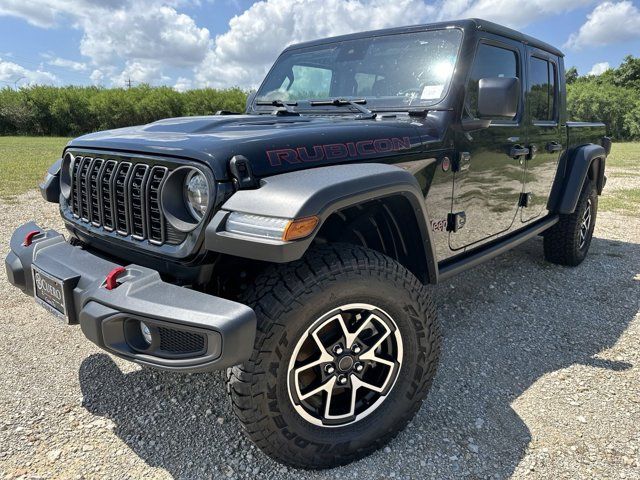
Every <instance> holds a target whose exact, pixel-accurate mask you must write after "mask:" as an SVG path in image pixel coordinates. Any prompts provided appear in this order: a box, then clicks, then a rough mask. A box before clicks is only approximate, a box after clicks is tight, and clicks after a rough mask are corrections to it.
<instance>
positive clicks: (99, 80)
mask: <svg viewBox="0 0 640 480" xmlns="http://www.w3.org/2000/svg"><path fill="white" fill-rule="evenodd" d="M104 77H105V73H104V72H103V71H102V70H100V69H98V68H96V69H95V70H94V71H93V72H91V75H89V78H90V79H91V83H93V84H94V85H102V84H103V81H104Z"/></svg>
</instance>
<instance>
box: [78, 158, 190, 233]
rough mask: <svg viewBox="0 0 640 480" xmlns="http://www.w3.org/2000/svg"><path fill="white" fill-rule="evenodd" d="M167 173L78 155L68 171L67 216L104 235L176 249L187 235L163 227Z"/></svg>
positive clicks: (141, 164) (137, 164) (161, 168)
mask: <svg viewBox="0 0 640 480" xmlns="http://www.w3.org/2000/svg"><path fill="white" fill-rule="evenodd" d="M169 172H170V170H169V168H168V167H165V166H163V165H150V164H148V163H145V162H137V161H136V162H134V161H121V160H116V159H113V158H93V157H85V156H81V155H78V156H76V157H75V159H74V161H73V164H72V166H71V174H72V179H71V196H70V198H69V207H70V210H71V213H72V214H73V216H74V218H76V219H78V221H79V222H84V223H88V224H91V225H92V226H94V227H98V228H102V229H103V230H105V231H107V232H113V231H115V232H117V233H118V235H121V236H126V237H130V238H132V239H134V240H138V241H145V240H146V241H149V242H150V243H152V244H154V245H162V244H165V243H167V244H171V245H177V244H179V243H181V242H183V241H184V239H185V238H186V234H184V233H182V232H178V231H175V229H174V228H172V227H171V225H170V224H168V223H167V222H166V219H165V217H164V213H163V212H162V208H161V206H160V192H161V189H162V185H163V184H164V181H165V180H166V178H167V176H168V174H169Z"/></svg>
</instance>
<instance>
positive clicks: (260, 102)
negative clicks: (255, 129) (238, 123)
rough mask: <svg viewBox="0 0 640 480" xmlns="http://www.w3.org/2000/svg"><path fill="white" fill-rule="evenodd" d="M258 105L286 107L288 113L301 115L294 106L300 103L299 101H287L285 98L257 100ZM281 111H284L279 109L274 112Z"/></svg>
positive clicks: (285, 110)
mask: <svg viewBox="0 0 640 480" xmlns="http://www.w3.org/2000/svg"><path fill="white" fill-rule="evenodd" d="M256 105H271V106H272V107H280V108H284V112H286V114H287V115H300V114H299V113H298V112H296V110H295V109H294V108H293V107H294V106H297V105H298V102H285V101H283V100H258V101H257V102H256ZM281 112H282V113H284V112H283V111H282V110H280V109H278V110H275V111H274V112H273V113H276V114H279V113H281Z"/></svg>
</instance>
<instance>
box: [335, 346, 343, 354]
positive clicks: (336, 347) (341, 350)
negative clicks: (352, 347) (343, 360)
mask: <svg viewBox="0 0 640 480" xmlns="http://www.w3.org/2000/svg"><path fill="white" fill-rule="evenodd" d="M342 352H344V349H343V348H342V346H341V345H336V346H335V347H333V353H335V354H336V355H342Z"/></svg>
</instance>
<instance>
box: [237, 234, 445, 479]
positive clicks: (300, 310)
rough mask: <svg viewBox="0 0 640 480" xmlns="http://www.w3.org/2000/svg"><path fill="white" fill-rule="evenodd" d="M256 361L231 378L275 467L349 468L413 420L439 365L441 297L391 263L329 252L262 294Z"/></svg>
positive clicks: (263, 285) (271, 281)
mask: <svg viewBox="0 0 640 480" xmlns="http://www.w3.org/2000/svg"><path fill="white" fill-rule="evenodd" d="M247 303H248V304H249V305H251V306H252V307H253V308H254V309H255V311H256V314H257V316H258V333H257V337H256V341H255V349H254V352H253V355H252V357H251V359H250V360H249V361H248V362H245V363H244V364H243V365H240V366H237V367H233V368H231V369H229V371H228V392H229V395H230V396H231V400H232V403H233V407H234V411H235V413H236V414H237V416H238V418H239V419H240V422H241V423H242V425H243V427H244V429H245V431H246V433H247V434H248V436H249V437H250V438H251V440H252V441H253V442H254V443H256V445H258V447H260V448H261V449H262V450H263V451H265V452H266V453H267V454H268V455H270V456H271V457H273V458H275V459H277V460H279V461H281V462H284V463H287V464H289V465H293V466H296V467H303V468H327V467H332V466H336V465H341V464H344V463H348V462H350V461H353V460H355V459H357V458H360V457H362V456H364V455H367V454H368V453H370V452H371V451H373V450H375V449H377V448H380V447H381V446H382V445H384V444H385V443H386V442H388V441H389V440H390V439H391V438H393V437H394V436H395V435H396V434H397V433H398V432H399V431H400V430H401V429H402V428H403V427H404V426H405V425H406V423H407V422H408V421H409V420H410V419H411V418H412V417H413V415H414V414H415V412H416V411H417V409H418V408H419V407H420V405H421V403H422V401H423V399H424V398H425V396H426V394H427V391H428V389H429V386H430V384H431V381H432V379H433V376H434V374H435V370H436V365H437V362H438V354H439V346H440V337H439V334H438V328H437V319H436V314H435V307H434V304H433V301H432V298H431V293H430V291H429V289H428V288H427V287H425V286H423V285H422V284H421V283H420V282H419V281H418V280H417V279H416V278H415V277H414V276H413V275H412V274H411V273H410V272H408V271H407V270H406V269H405V268H403V267H402V266H401V265H399V264H398V263H396V262H394V261H393V260H391V259H390V258H388V257H385V256H384V255H381V254H379V253H377V252H375V251H372V250H367V249H363V248H359V247H354V246H347V245H339V246H324V247H321V248H317V249H314V250H311V251H310V252H309V253H308V254H307V255H306V256H305V258H303V259H302V260H300V261H298V262H294V263H292V264H290V265H286V266H279V267H274V268H272V269H271V270H270V271H268V272H266V273H265V274H263V275H262V276H261V277H260V278H259V279H258V280H257V282H256V288H255V289H254V293H253V294H252V296H251V298H250V299H248V302H247Z"/></svg>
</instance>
